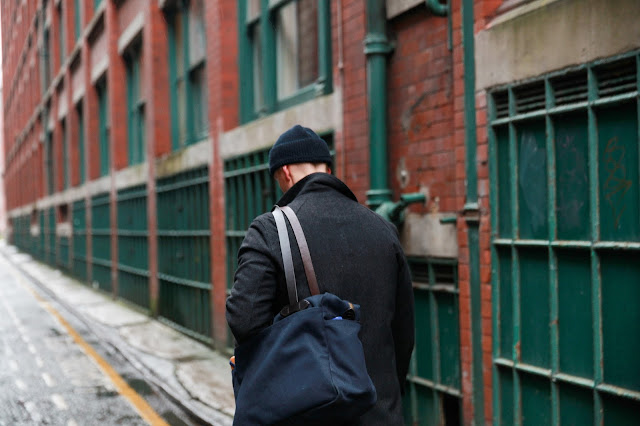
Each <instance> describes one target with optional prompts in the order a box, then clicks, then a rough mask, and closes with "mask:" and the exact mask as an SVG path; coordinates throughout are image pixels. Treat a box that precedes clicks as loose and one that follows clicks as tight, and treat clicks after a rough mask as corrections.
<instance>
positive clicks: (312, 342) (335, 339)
mask: <svg viewBox="0 0 640 426" xmlns="http://www.w3.org/2000/svg"><path fill="white" fill-rule="evenodd" d="M282 211H284V212H285V214H286V215H287V217H288V218H289V222H290V223H291V226H292V228H293V230H294V235H295V236H296V240H297V242H298V247H299V248H300V252H301V254H302V258H303V263H304V264H305V272H306V275H307V281H308V282H309V288H310V290H311V294H312V296H311V297H309V298H307V299H304V300H302V301H299V302H298V299H297V294H296V293H297V291H296V289H295V277H294V278H293V282H290V278H291V276H292V275H294V274H293V260H292V258H291V250H290V246H289V237H288V234H287V231H286V223H285V221H284V217H283V216H282V212H281V210H280V208H279V207H278V206H276V208H275V210H274V212H273V214H274V216H275V218H276V224H277V225H278V233H279V236H280V244H281V247H282V249H283V250H282V254H283V260H284V266H285V275H286V277H287V288H288V291H289V298H290V302H291V304H290V305H289V306H286V307H285V308H284V309H283V310H282V311H281V312H280V313H279V314H278V315H276V317H275V319H274V322H273V324H272V325H271V326H269V327H267V328H265V329H264V330H262V331H261V332H259V333H258V334H256V335H254V336H252V337H251V338H249V339H248V340H247V341H244V342H242V344H241V345H239V346H238V347H237V348H236V349H235V368H234V370H233V372H232V375H233V388H234V393H235V397H236V413H235V418H234V425H272V424H286V425H298V424H299V425H311V424H323V425H325V424H339V423H342V422H348V421H350V420H354V419H357V418H358V417H359V416H361V415H362V414H364V413H366V412H367V411H368V410H369V409H371V408H372V407H373V406H374V405H375V403H376V390H375V387H374V385H373V383H372V381H371V378H370V377H369V374H368V373H367V368H366V364H365V359H364V352H363V349H362V343H361V341H360V338H359V337H358V333H359V331H360V323H359V320H360V306H359V305H354V304H352V303H350V302H347V301H344V300H342V299H340V298H339V297H338V296H336V295H334V294H331V293H324V294H319V291H318V286H317V281H316V278H315V272H314V271H313V266H312V264H311V258H310V256H309V250H308V247H307V244H306V241H305V239H304V234H303V233H302V228H301V227H300V224H299V222H298V220H297V218H296V217H295V214H294V213H293V211H292V210H291V209H290V208H288V207H283V208H282ZM292 286H293V287H292Z"/></svg>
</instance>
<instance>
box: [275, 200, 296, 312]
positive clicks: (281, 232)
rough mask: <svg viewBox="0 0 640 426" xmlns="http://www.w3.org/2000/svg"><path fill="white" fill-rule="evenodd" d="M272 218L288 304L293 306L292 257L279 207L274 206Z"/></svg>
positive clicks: (294, 286)
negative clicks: (280, 252) (276, 234)
mask: <svg viewBox="0 0 640 426" xmlns="http://www.w3.org/2000/svg"><path fill="white" fill-rule="evenodd" d="M273 217H274V218H275V220H276V227H277V228H278V237H279V239H280V250H282V262H283V263H284V275H285V278H286V279H287V293H288V294H289V303H290V304H291V305H293V304H294V303H298V290H297V288H296V274H295V272H294V270H293V257H292V256H291V244H290V243H289V233H288V232H287V224H286V222H285V221H284V216H283V215H282V211H281V210H280V207H278V206H276V208H275V209H274V210H273Z"/></svg>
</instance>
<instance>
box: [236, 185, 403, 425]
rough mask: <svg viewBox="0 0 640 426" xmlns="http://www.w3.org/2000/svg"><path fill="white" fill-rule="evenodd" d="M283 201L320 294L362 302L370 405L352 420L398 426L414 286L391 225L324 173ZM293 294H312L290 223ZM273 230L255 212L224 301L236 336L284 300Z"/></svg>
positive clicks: (255, 327)
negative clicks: (372, 395) (372, 392)
mask: <svg viewBox="0 0 640 426" xmlns="http://www.w3.org/2000/svg"><path fill="white" fill-rule="evenodd" d="M278 205H280V206H284V205H289V206H290V207H291V208H292V209H293V211H294V212H295V213H296V215H297V216H298V218H299V220H300V223H301V225H302V228H303V230H304V233H305V235H306V237H307V243H308V245H309V251H310V252H311V258H312V260H313V266H314V269H315V271H316V275H317V278H318V286H319V287H320V291H321V292H325V291H327V292H330V293H333V294H335V295H337V296H339V297H341V298H342V299H345V300H348V301H351V302H353V303H356V304H359V305H360V306H361V323H362V329H361V333H360V337H361V340H362V344H363V347H364V353H365V359H366V363H367V370H368V372H369V375H370V376H371V378H372V380H373V383H374V385H375V387H376V391H377V395H378V402H377V404H376V406H375V407H374V408H373V409H371V410H370V411H369V412H368V413H367V414H365V415H364V416H362V417H361V418H360V419H359V421H354V422H353V424H364V425H385V426H388V425H400V424H402V422H403V421H402V403H401V397H400V395H401V390H403V389H404V382H405V376H406V374H407V370H408V366H409V359H410V356H411V351H412V350H413V343H414V312H413V290H412V286H411V279H410V275H409V270H408V266H407V262H406V258H405V255H404V253H403V250H402V247H401V245H400V242H399V240H398V237H397V230H396V229H395V227H394V226H393V225H392V224H390V223H389V222H387V221H386V220H384V219H383V218H382V217H381V216H379V215H378V214H376V213H375V212H373V211H371V210H370V209H368V208H367V207H365V206H363V205H361V204H359V203H358V202H357V200H356V197H355V196H354V195H353V193H352V192H351V190H349V188H348V187H347V186H346V185H345V184H344V183H343V182H342V181H340V180H339V179H338V178H336V177H334V176H332V175H330V174H327V173H314V174H311V175H309V176H307V177H305V178H304V179H302V180H301V181H299V182H298V183H296V184H295V185H294V186H293V187H292V188H291V189H290V190H289V191H287V192H286V194H284V196H283V197H282V198H281V199H280V201H279V202H278ZM289 235H290V241H291V242H292V245H293V246H294V247H292V253H293V258H294V266H295V271H296V280H297V287H298V296H299V298H300V299H302V298H305V297H309V296H310V292H309V289H308V287H307V281H306V277H305V274H304V269H303V266H302V260H301V258H300V251H299V250H298V248H297V246H296V245H295V243H294V242H295V238H294V236H293V232H292V230H291V229H290V228H289ZM288 304H289V302H288V299H287V290H286V280H285V276H284V268H283V263H282V254H281V251H280V244H279V239H278V231H277V228H276V224H275V220H274V218H273V215H272V214H271V213H265V214H263V215H261V216H259V217H257V218H256V219H255V220H254V221H253V223H252V224H251V227H250V228H249V230H248V232H247V234H246V237H245V239H244V241H243V243H242V246H241V247H240V251H239V253H238V270H237V271H236V275H235V283H234V286H233V289H232V290H231V295H230V296H229V298H228V299H227V321H228V322H229V326H230V327H231V331H232V332H233V334H234V336H235V338H236V341H237V342H239V343H242V341H243V340H244V339H246V338H247V337H249V336H250V335H252V334H254V333H256V332H258V331H260V330H262V329H263V328H265V327H267V326H269V325H270V324H271V322H272V320H273V317H274V316H275V315H276V314H277V313H278V312H279V311H280V309H282V308H283V307H284V306H285V305H288Z"/></svg>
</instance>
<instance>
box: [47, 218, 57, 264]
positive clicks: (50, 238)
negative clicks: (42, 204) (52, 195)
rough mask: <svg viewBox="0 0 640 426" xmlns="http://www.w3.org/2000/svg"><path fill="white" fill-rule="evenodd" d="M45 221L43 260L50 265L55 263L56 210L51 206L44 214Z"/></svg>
mask: <svg viewBox="0 0 640 426" xmlns="http://www.w3.org/2000/svg"><path fill="white" fill-rule="evenodd" d="M46 217H47V221H46V227H45V234H46V239H47V240H46V241H47V242H46V247H45V261H46V262H47V263H49V264H50V265H55V263H56V211H55V209H54V208H53V207H51V208H49V210H48V211H47V214H46Z"/></svg>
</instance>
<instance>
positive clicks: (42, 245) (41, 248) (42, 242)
mask: <svg viewBox="0 0 640 426" xmlns="http://www.w3.org/2000/svg"><path fill="white" fill-rule="evenodd" d="M38 217H39V225H40V238H39V239H38V240H39V241H38V253H37V255H38V258H39V259H40V260H45V256H46V255H45V253H46V234H45V220H46V219H45V214H44V210H40V211H39V212H38Z"/></svg>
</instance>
